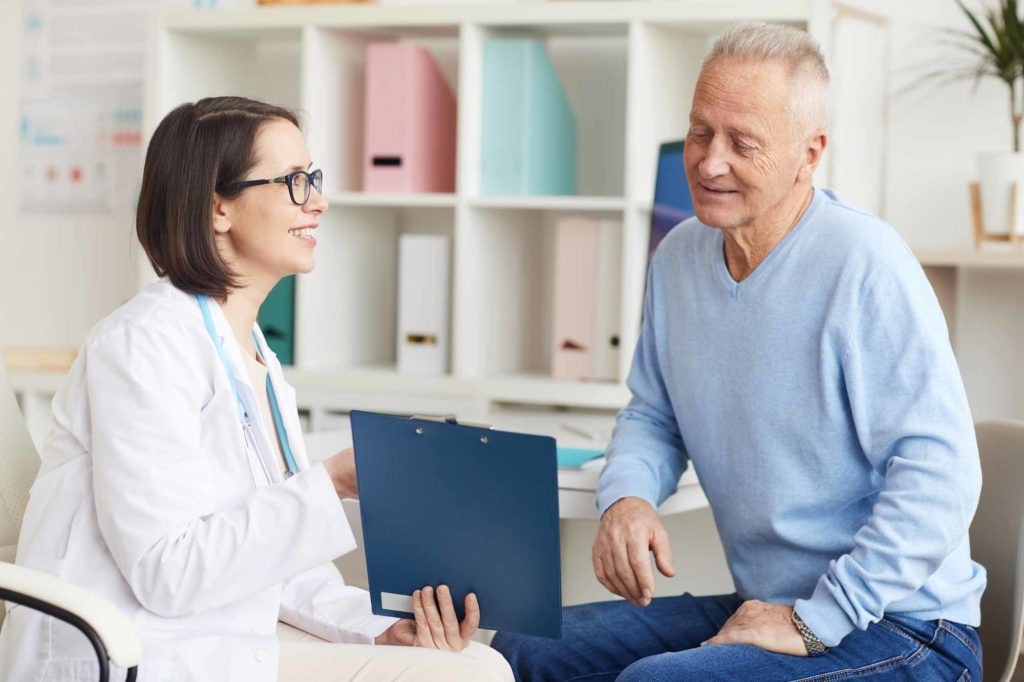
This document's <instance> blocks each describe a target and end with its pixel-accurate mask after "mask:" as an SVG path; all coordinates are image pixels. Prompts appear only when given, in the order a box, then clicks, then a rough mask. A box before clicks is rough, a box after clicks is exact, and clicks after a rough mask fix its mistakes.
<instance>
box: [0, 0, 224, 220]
mask: <svg viewBox="0 0 1024 682" xmlns="http://www.w3.org/2000/svg"><path fill="white" fill-rule="evenodd" d="M232 4H233V5H237V4H239V3H237V2H235V3H232ZM211 6H213V5H212V4H211V0H22V8H23V12H22V21H23V29H22V49H21V55H22V56H21V65H20V83H19V84H20V113H19V162H20V164H21V169H20V197H19V211H20V213H21V215H40V214H52V213H58V214H68V213H94V214H120V213H123V212H130V211H131V210H132V208H133V206H134V203H135V198H136V196H137V193H138V185H139V177H140V174H141V159H142V151H141V144H142V83H143V71H144V68H145V48H146V44H145V40H146V36H147V35H148V30H147V24H148V21H149V15H150V14H151V13H153V12H157V11H163V10H181V9H190V8H199V7H202V8H206V7H211Z"/></svg>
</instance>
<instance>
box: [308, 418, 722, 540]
mask: <svg viewBox="0 0 1024 682" xmlns="http://www.w3.org/2000/svg"><path fill="white" fill-rule="evenodd" d="M566 419H567V420H571V421H576V419H575V418H570V417H566ZM468 421H475V420H468ZM494 421H495V423H494V427H495V428H498V429H502V430H514V431H524V432H529V433H536V434H541V435H549V436H553V437H554V438H555V439H556V440H557V441H558V443H559V444H560V445H564V446H569V447H591V448H603V447H604V446H605V445H606V444H605V443H598V442H595V441H592V440H586V439H584V438H581V436H579V435H578V434H574V433H572V432H570V431H567V430H566V429H564V428H561V420H559V419H557V418H554V417H553V416H551V415H529V416H523V415H509V416H507V417H505V418H502V417H501V416H498V417H497V418H496V419H495V420H494ZM305 438H306V450H307V451H308V453H309V457H310V459H311V460H312V461H319V460H321V459H324V458H326V457H330V456H331V455H333V454H334V453H336V452H338V451H339V450H342V449H344V448H347V447H349V446H351V445H352V434H351V432H350V431H349V430H348V429H347V428H346V427H345V426H343V427H342V428H340V429H337V430H333V431H318V432H314V433H307V434H305ZM600 474H601V471H600V461H594V462H591V463H589V464H588V465H586V466H585V468H583V469H559V471H558V510H559V516H560V517H561V518H562V519H591V520H596V519H597V518H598V514H597V504H596V503H597V483H598V477H599V476H600ZM707 505H708V501H707V498H706V497H704V491H703V490H702V489H701V487H700V483H699V482H698V481H697V477H696V475H695V474H694V473H693V470H692V469H690V470H688V471H687V472H686V473H685V474H683V477H682V478H681V479H679V489H678V490H677V491H676V493H675V494H674V495H672V497H670V498H668V499H667V500H665V503H664V504H662V505H661V506H660V507H659V508H658V513H659V514H661V515H662V516H664V515H668V514H678V513H680V512H685V511H690V510H692V509H700V508H702V507H706V506H707Z"/></svg>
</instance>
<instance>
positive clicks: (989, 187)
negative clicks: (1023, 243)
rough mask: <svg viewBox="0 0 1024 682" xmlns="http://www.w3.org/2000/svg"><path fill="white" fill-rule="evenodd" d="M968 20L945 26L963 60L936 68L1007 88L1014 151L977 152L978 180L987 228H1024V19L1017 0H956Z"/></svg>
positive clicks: (950, 77) (948, 78)
mask: <svg viewBox="0 0 1024 682" xmlns="http://www.w3.org/2000/svg"><path fill="white" fill-rule="evenodd" d="M955 1H956V3H957V5H958V6H959V7H960V9H961V10H962V11H963V13H964V16H965V17H966V18H967V21H968V22H969V24H970V27H969V28H967V29H950V30H948V32H947V35H948V36H949V37H950V38H951V42H952V44H953V45H954V46H955V47H956V48H958V49H959V50H961V51H962V52H963V54H964V55H965V56H967V57H968V62H967V63H966V64H964V65H963V66H962V67H961V68H960V69H955V70H953V71H951V72H949V71H946V72H936V73H933V74H932V75H933V76H940V77H942V78H943V80H944V81H945V82H952V81H956V80H963V79H972V80H974V82H975V86H977V84H978V82H979V81H981V79H982V78H997V79H999V80H1000V81H1002V82H1003V83H1004V84H1005V85H1006V88H1007V95H1008V97H1009V105H1010V125H1011V130H1012V132H1013V151H1012V152H1008V151H1005V150H1004V151H997V152H981V153H979V154H978V159H977V163H978V165H977V169H978V184H979V185H980V188H981V203H982V210H983V214H984V219H985V223H986V229H987V231H988V232H990V233H1006V232H1009V231H1011V230H1014V231H1016V232H1024V229H1022V228H1024V154H1022V153H1021V130H1020V129H1021V119H1022V118H1024V22H1022V21H1021V16H1020V13H1019V12H1018V9H1017V0H998V2H997V4H995V5H994V6H988V7H983V8H982V9H980V10H974V11H972V10H971V9H969V8H968V7H967V6H966V5H965V4H964V2H963V0H955ZM1014 183H1019V184H1020V190H1019V191H1020V196H1018V197H1017V202H1016V212H1015V214H1014V215H1011V210H1012V208H1013V202H1012V201H1011V196H1012V187H1013V184H1014Z"/></svg>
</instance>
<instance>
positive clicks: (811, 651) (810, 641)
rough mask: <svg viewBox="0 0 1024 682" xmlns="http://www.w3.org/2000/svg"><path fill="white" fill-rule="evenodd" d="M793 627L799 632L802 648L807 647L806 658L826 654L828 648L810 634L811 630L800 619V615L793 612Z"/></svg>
mask: <svg viewBox="0 0 1024 682" xmlns="http://www.w3.org/2000/svg"><path fill="white" fill-rule="evenodd" d="M792 618H793V625H795V626H796V629H797V630H799V631H800V636H801V637H803V639H804V646H805V647H807V655H808V656H821V655H822V654H824V653H826V652H828V647H827V646H825V645H824V644H822V643H821V640H820V639H818V636H817V635H816V634H814V633H813V632H811V629H810V628H809V627H807V623H805V622H804V619H803V618H801V617H800V614H799V613H797V612H796V611H793V616H792Z"/></svg>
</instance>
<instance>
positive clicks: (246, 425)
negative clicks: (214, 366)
mask: <svg viewBox="0 0 1024 682" xmlns="http://www.w3.org/2000/svg"><path fill="white" fill-rule="evenodd" d="M196 298H197V299H198V300H199V308H200V310H202V311H203V321H204V322H205V323H206V331H207V332H209V334H210V340H211V341H213V346H214V347H215V348H216V349H217V355H219V356H220V362H221V364H222V365H224V371H225V372H227V375H228V383H229V384H231V392H232V393H233V394H234V396H235V407H236V408H238V419H239V421H241V423H242V430H243V431H244V432H245V433H250V434H251V433H252V418H251V417H250V416H249V411H248V410H246V409H245V405H244V404H243V403H242V397H241V396H240V395H239V393H238V386H236V385H235V375H234V373H232V371H231V365H229V364H228V359H227V357H225V355H224V348H223V347H222V346H221V342H220V337H219V336H218V335H217V328H216V327H215V326H214V324H213V315H211V314H210V301H209V299H208V298H207V297H206V296H202V295H199V296H196ZM252 340H253V343H254V344H255V345H256V352H257V353H259V355H260V359H262V360H263V361H264V364H266V360H265V359H264V357H263V351H262V350H260V341H259V338H257V336H256V332H253V333H252ZM267 397H268V398H269V399H270V412H271V413H272V414H273V415H274V427H275V428H276V429H277V437H278V442H279V443H281V452H282V453H283V454H284V461H285V464H286V465H287V466H288V473H287V474H286V477H288V476H292V475H293V474H295V473H297V472H298V470H299V467H298V466H296V464H295V457H294V456H293V455H292V448H291V446H290V445H289V443H288V432H287V431H285V428H284V420H283V419H282V418H281V408H280V407H278V404H277V394H276V393H275V392H274V384H273V383H272V382H271V381H270V372H269V371H268V372H267ZM253 444H254V445H255V441H254V443H253Z"/></svg>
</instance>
